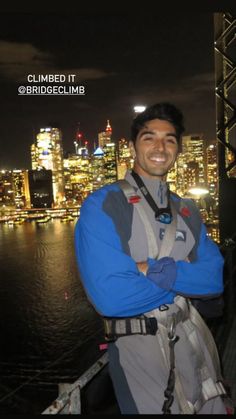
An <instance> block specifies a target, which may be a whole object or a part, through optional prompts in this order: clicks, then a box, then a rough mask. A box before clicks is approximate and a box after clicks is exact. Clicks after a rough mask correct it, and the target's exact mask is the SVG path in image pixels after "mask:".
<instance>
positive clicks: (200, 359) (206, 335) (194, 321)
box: [119, 179, 226, 414]
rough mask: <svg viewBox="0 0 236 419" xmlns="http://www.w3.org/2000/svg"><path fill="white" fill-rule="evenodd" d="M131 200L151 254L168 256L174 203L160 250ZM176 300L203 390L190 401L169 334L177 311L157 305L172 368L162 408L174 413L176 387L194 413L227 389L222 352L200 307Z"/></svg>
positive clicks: (185, 408)
mask: <svg viewBox="0 0 236 419" xmlns="http://www.w3.org/2000/svg"><path fill="white" fill-rule="evenodd" d="M119 183H120V186H121V188H122V189H123V192H124V193H125V196H126V197H127V199H128V200H129V198H130V197H131V196H133V195H134V193H135V192H134V189H133V187H132V186H131V185H130V184H129V183H128V182H127V181H126V180H125V179H124V180H120V181H119ZM132 202H133V203H134V205H136V208H137V210H138V212H139V215H140V217H141V220H142V222H143V224H144V226H145V230H146V232H147V239H148V248H149V251H150V253H149V255H150V257H154V258H158V259H159V258H161V257H164V256H169V254H170V252H171V250H172V247H173V244H174V241H175V234H176V227H177V211H176V209H175V207H174V205H173V203H171V210H172V214H173V220H172V222H171V223H170V224H168V225H167V227H166V230H165V235H164V238H163V241H162V246H161V249H160V250H159V254H158V247H157V241H156V237H155V233H154V231H153V229H152V226H151V223H150V221H149V219H148V217H147V214H146V212H145V211H144V209H143V207H142V205H141V203H140V202H139V200H133V201H132ZM175 303H176V304H177V306H178V307H179V309H180V310H179V312H177V315H178V313H180V315H179V319H178V321H182V325H183V328H184V330H185V333H186V335H187V337H188V339H189V341H190V343H191V345H192V347H193V349H194V352H195V353H196V357H197V364H198V369H199V371H200V374H201V385H202V391H201V396H200V397H199V399H198V400H197V401H196V402H195V403H194V404H193V403H191V402H190V401H188V400H187V399H186V397H185V394H184V390H183V386H182V383H181V380H180V377H179V373H178V370H176V371H175V356H174V343H175V342H176V340H175V339H174V337H173V336H172V338H171V337H170V336H171V335H170V327H172V326H170V324H168V322H170V319H171V321H172V322H173V321H174V322H176V313H173V314H172V315H171V316H170V315H167V312H166V311H160V310H158V309H156V310H153V311H152V312H150V313H149V314H150V315H153V316H155V317H156V318H157V320H158V331H159V333H157V338H158V340H159V344H160V347H161V350H162V353H163V357H164V361H165V363H166V366H167V368H168V369H169V371H170V373H169V379H168V383H167V388H166V391H165V393H164V395H165V397H166V398H167V400H165V401H164V404H163V412H164V413H171V410H170V407H171V405H172V403H173V395H172V393H173V391H174V389H175V391H176V394H177V399H178V403H179V406H180V411H181V413H183V414H194V413H196V412H198V411H199V410H200V409H201V407H202V405H203V404H204V403H205V402H206V401H207V400H209V399H211V398H214V397H216V396H219V395H223V394H226V391H225V389H224V386H223V384H222V383H221V381H220V380H222V377H221V372H220V371H221V368H220V361H219V355H218V351H217V348H216V344H215V341H214V339H213V336H212V334H211V332H210V330H209V328H208V327H207V325H206V324H205V322H204V320H203V319H202V317H201V316H200V314H199V313H198V311H197V310H196V309H195V307H194V306H193V305H192V304H191V302H190V301H189V300H187V299H186V298H183V297H180V296H178V297H176V298H175ZM186 312H187V313H188V314H187V318H186ZM155 317H154V318H155ZM150 318H152V317H150ZM172 325H173V323H172ZM193 325H195V326H196V327H197V329H198V330H199V332H200V334H201V335H202V337H203V339H204V342H205V344H206V346H207V350H208V352H209V355H210V356H211V359H212V362H213V366H214V368H215V371H216V381H217V382H216V383H215V382H214V381H213V379H212V378H211V376H210V373H209V369H208V367H207V365H206V362H205V357H204V354H203V353H202V350H201V349H200V345H199V342H198V336H197V333H196V330H195V329H194V327H193Z"/></svg>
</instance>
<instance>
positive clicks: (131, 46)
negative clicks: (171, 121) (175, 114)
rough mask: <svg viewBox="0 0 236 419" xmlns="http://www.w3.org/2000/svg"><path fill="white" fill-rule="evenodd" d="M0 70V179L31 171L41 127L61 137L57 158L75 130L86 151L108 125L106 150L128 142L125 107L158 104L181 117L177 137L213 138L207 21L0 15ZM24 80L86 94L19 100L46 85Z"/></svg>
mask: <svg viewBox="0 0 236 419" xmlns="http://www.w3.org/2000/svg"><path fill="white" fill-rule="evenodd" d="M0 61H1V62H0V86H1V95H0V102H1V118H0V142H1V153H0V169H2V168H5V169H13V168H31V163H30V145H31V144H32V143H33V141H34V137H35V135H36V133H37V132H38V131H39V129H40V128H41V127H46V126H57V127H59V128H61V129H62V133H63V148H64V152H67V151H71V152H74V146H73V141H74V138H75V133H76V129H77V126H78V123H80V129H81V131H82V132H83V133H84V136H85V137H86V138H87V139H88V140H89V141H90V143H91V144H93V143H94V141H95V140H97V133H98V132H100V131H103V130H104V129H105V127H106V121H107V119H109V120H110V123H111V126H112V128H113V139H114V140H117V139H119V138H121V137H126V138H129V135H130V130H129V128H130V124H131V121H132V118H133V116H134V112H133V106H134V105H138V104H142V105H151V104H153V103H155V102H158V101H170V102H172V103H174V104H175V105H177V106H178V107H180V109H181V110H182V111H183V113H184V115H185V127H186V131H185V134H190V133H203V134H204V137H205V138H206V141H208V142H212V141H213V140H214V139H215V138H216V134H215V96H214V88H215V86H214V83H215V80H214V21H213V13H210V12H197V13H196V12H195V13H191V12H187V13H183V12H181V13H180V12H179V13H176V12H174V13H173V14H169V13H167V12H165V13H163V12H162V13H159V14H158V13H151V12H150V13H149V14H145V15H142V14H139V15H136V16H135V15H134V16H132V15H131V14H130V15H122V14H117V15H107V14H106V15H104V16H103V15H93V14H91V15H90V14H85V15H78V14H76V13H75V14H72V13H71V14H69V13H67V14H66V13H64V14H61V13H59V14H57V13H48V14H47V13H45V14H44V13H37V14H31V13H28V14H27V13H2V14H1V15H0ZM29 74H33V75H35V76H36V77H38V75H39V74H43V75H45V74H66V75H68V74H76V80H75V85H84V86H85V93H86V94H85V95H84V96H65V95H61V96H19V95H18V87H19V86H21V85H24V86H28V85H30V84H34V85H36V84H37V85H45V83H29V82H28V81H27V76H28V75H29ZM51 85H56V83H51ZM59 85H63V83H59Z"/></svg>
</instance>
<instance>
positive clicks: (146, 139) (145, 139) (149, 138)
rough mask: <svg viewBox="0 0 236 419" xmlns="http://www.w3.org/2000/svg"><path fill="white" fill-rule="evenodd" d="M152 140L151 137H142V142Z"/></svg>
mask: <svg viewBox="0 0 236 419" xmlns="http://www.w3.org/2000/svg"><path fill="white" fill-rule="evenodd" d="M152 139H153V137H150V136H146V137H143V141H151V140H152Z"/></svg>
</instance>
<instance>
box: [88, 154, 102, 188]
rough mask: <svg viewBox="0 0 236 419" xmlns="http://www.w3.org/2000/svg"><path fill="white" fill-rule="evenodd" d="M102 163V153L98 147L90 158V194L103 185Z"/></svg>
mask: <svg viewBox="0 0 236 419" xmlns="http://www.w3.org/2000/svg"><path fill="white" fill-rule="evenodd" d="M104 163H105V160H104V152H103V150H102V149H101V148H100V147H98V148H97V149H96V150H95V151H94V153H93V154H92V156H91V166H90V179H91V184H92V187H91V192H92V191H93V190H96V189H98V188H100V187H101V186H103V185H104V184H105V174H104Z"/></svg>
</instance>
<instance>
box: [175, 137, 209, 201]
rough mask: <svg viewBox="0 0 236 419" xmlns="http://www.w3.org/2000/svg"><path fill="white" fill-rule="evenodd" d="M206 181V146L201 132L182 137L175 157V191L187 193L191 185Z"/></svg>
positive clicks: (202, 183) (201, 183)
mask: <svg viewBox="0 0 236 419" xmlns="http://www.w3.org/2000/svg"><path fill="white" fill-rule="evenodd" d="M205 183H206V146H205V141H204V139H203V135H202V134H192V135H187V136H183V137H182V152H181V153H180V154H179V156H178V159H177V192H178V193H180V194H181V195H183V196H186V195H188V190H189V188H190V187H192V186H196V185H204V184H205Z"/></svg>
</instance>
